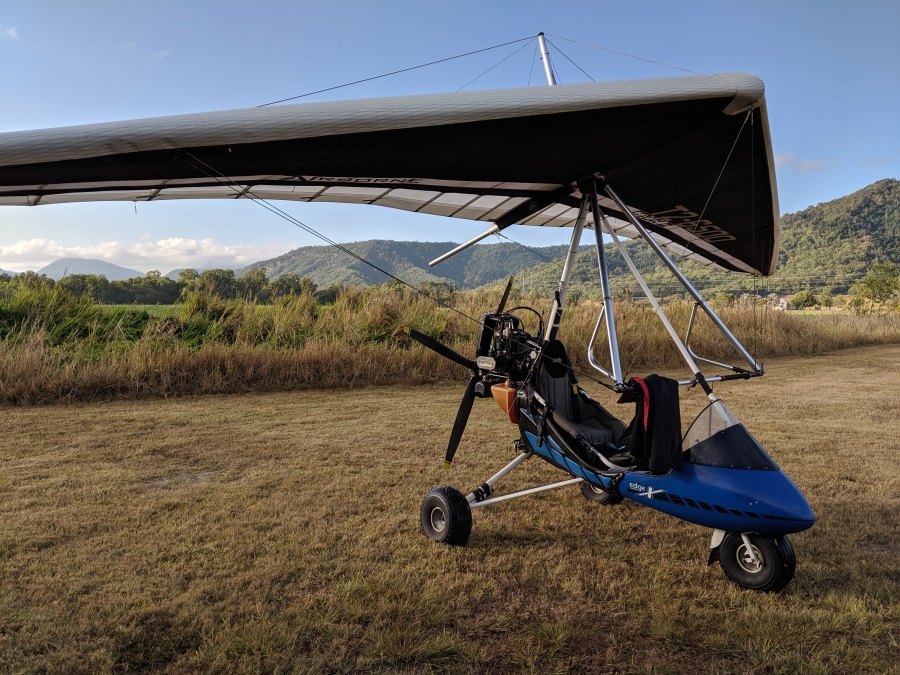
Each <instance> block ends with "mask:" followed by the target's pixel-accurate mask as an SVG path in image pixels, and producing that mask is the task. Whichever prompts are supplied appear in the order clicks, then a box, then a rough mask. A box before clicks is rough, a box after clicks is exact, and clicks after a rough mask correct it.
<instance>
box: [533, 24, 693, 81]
mask: <svg viewBox="0 0 900 675" xmlns="http://www.w3.org/2000/svg"><path fill="white" fill-rule="evenodd" d="M545 35H549V33H545ZM553 37H555V38H559V39H560V40H565V41H566V42H571V43H573V44H576V45H582V46H584V47H590V48H591V49H597V50H599V51H601V52H609V53H610V54H617V55H619V56H627V57H628V58H630V59H636V60H638V61H644V62H646V63H652V64H654V65H657V66H664V67H666V68H673V69H675V70H681V71H683V72H685V73H691V74H692V75H705V73H698V72H697V71H696V70H691V69H690V68H682V67H680V66H673V65H672V64H671V63H663V62H662V61H654V60H653V59H645V58H644V57H642V56H635V55H634V54H628V53H627V52H617V51H616V50H615V49H608V48H606V47H600V46H599V45H592V44H589V43H587V42H580V41H578V40H572V39H569V38H567V37H563V36H562V35H554V36H553ZM557 49H558V47H557Z"/></svg>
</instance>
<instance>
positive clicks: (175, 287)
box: [0, 269, 340, 305]
mask: <svg viewBox="0 0 900 675" xmlns="http://www.w3.org/2000/svg"><path fill="white" fill-rule="evenodd" d="M47 286H50V287H52V286H57V287H59V288H62V289H65V290H66V291H68V292H69V293H71V294H72V295H73V296H75V297H87V298H90V299H91V300H93V301H94V302H96V303H99V304H104V305H172V304H175V303H177V302H179V301H181V300H182V299H183V298H184V297H185V294H187V293H190V292H195V291H198V292H204V293H207V294H210V295H216V296H218V297H220V298H222V299H244V300H252V301H255V302H260V303H267V302H270V301H271V300H272V299H273V298H279V297H284V296H288V295H304V294H309V295H315V296H316V298H317V299H318V300H319V301H320V302H333V301H334V298H335V297H336V296H337V293H338V292H339V290H340V287H339V286H329V287H328V288H326V289H322V290H320V289H319V288H318V287H317V286H316V284H315V283H314V282H313V281H312V279H310V278H309V277H300V276H299V275H297V274H296V273H293V272H287V273H285V274H281V275H279V276H278V277H277V278H275V279H272V280H270V279H269V278H268V277H267V276H266V273H265V271H264V270H262V269H252V270H248V271H247V272H245V273H244V274H243V275H241V276H240V277H237V276H236V275H235V273H234V270H226V269H210V270H204V271H202V272H198V271H197V270H194V269H185V270H182V271H181V272H180V273H179V274H178V278H177V279H170V278H169V277H167V276H163V275H162V274H160V272H158V271H156V270H153V271H150V272H148V273H147V274H146V275H145V276H143V277H132V278H131V279H123V280H117V281H110V280H109V279H107V278H106V276H105V275H103V274H70V275H66V276H64V277H63V278H62V279H59V280H58V281H54V280H53V279H50V278H49V277H47V276H46V275H44V274H38V273H36V272H31V271H29V272H23V273H22V274H18V275H16V276H10V275H8V274H0V289H2V288H23V287H24V288H38V287H47Z"/></svg>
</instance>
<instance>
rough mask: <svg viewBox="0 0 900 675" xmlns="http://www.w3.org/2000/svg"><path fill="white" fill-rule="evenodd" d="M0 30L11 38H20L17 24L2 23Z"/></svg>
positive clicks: (6, 36) (4, 35)
mask: <svg viewBox="0 0 900 675" xmlns="http://www.w3.org/2000/svg"><path fill="white" fill-rule="evenodd" d="M0 32H2V33H3V37H5V38H7V39H9V40H18V39H19V29H18V28H16V27H15V26H6V25H4V24H2V23H0Z"/></svg>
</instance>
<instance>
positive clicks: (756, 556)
mask: <svg viewBox="0 0 900 675" xmlns="http://www.w3.org/2000/svg"><path fill="white" fill-rule="evenodd" d="M736 557H737V562H738V565H740V566H741V569H742V570H744V571H745V572H749V573H750V574H757V573H758V572H759V571H760V570H762V568H763V560H762V554H761V553H760V551H759V549H758V548H756V546H753V547H752V552H751V550H750V549H748V548H747V545H746V544H741V545H740V546H739V547H738V550H737V556H736Z"/></svg>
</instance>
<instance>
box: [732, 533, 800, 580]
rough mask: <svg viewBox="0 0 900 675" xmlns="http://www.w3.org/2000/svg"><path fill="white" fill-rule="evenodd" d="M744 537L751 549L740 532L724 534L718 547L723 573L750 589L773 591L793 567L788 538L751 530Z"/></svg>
mask: <svg viewBox="0 0 900 675" xmlns="http://www.w3.org/2000/svg"><path fill="white" fill-rule="evenodd" d="M747 538H748V539H749V540H750V544H751V547H752V553H751V550H750V549H748V548H747V544H746V543H745V542H744V539H743V537H741V535H740V534H737V533H735V532H729V533H728V534H727V535H725V539H724V540H723V541H722V547H721V549H720V551H719V564H720V565H722V570H723V571H724V572H725V576H727V577H728V578H729V579H731V580H732V581H733V582H734V583H736V584H737V585H738V586H743V587H744V588H749V589H751V590H754V591H763V592H769V593H773V592H775V591H780V590H781V589H782V588H784V587H785V586H787V585H788V582H789V581H790V580H791V579H792V578H793V577H794V569H795V568H796V567H797V555H796V554H795V553H794V547H793V546H792V545H791V542H790V541H789V540H788V538H787V537H785V536H781V537H775V538H772V537H762V536H760V535H755V534H751V535H749V536H748V537H747ZM754 558H755V560H754Z"/></svg>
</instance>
